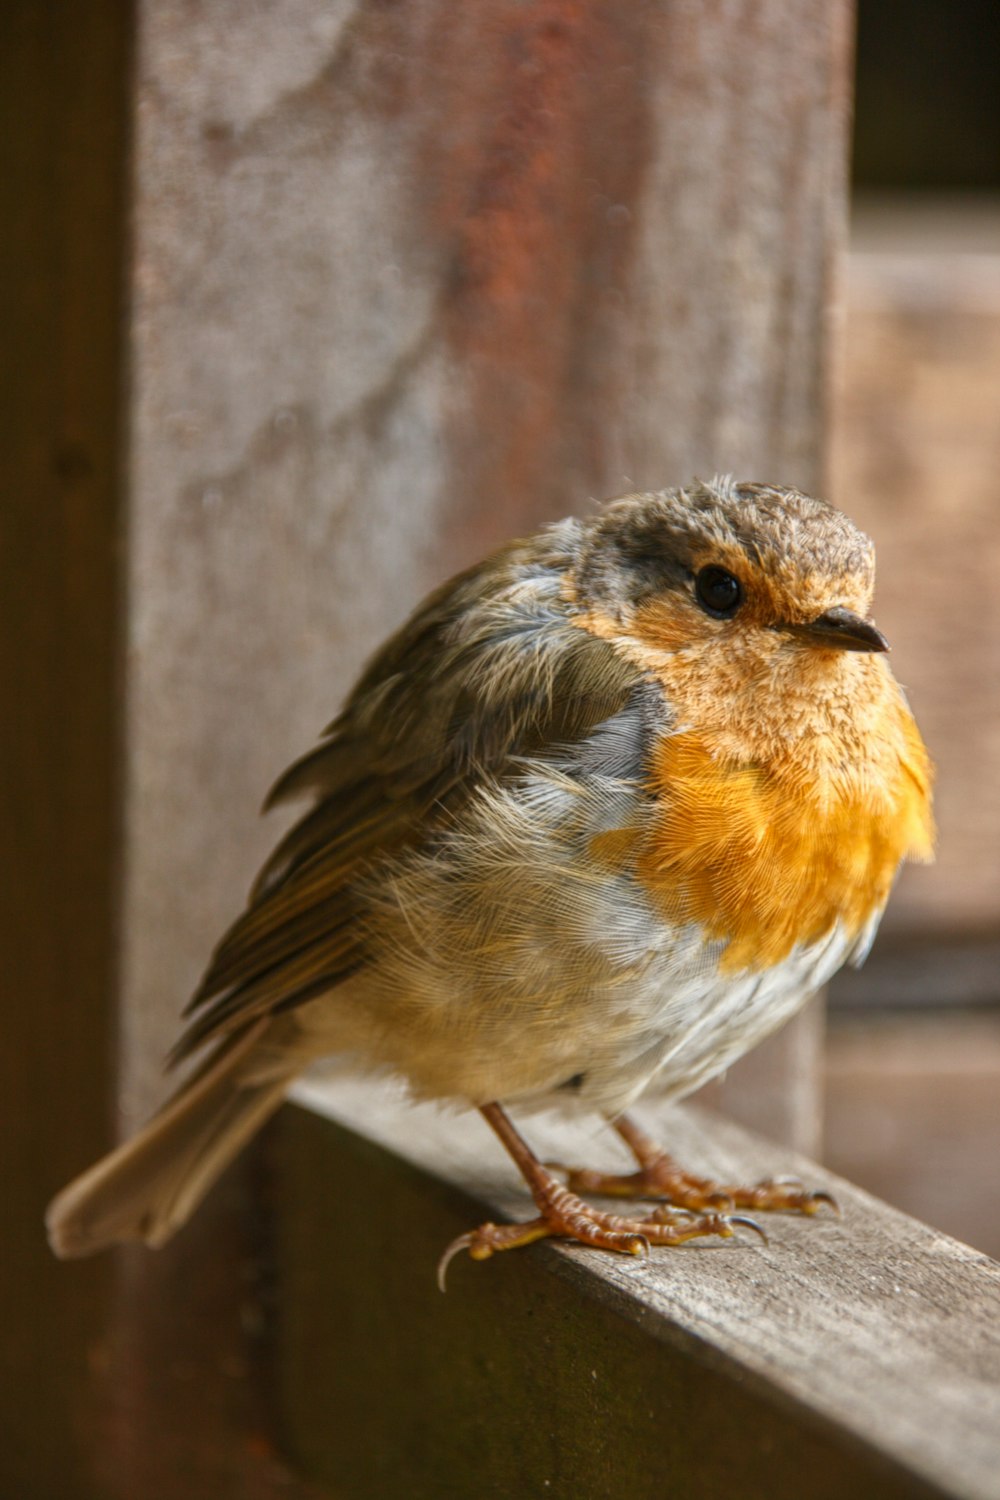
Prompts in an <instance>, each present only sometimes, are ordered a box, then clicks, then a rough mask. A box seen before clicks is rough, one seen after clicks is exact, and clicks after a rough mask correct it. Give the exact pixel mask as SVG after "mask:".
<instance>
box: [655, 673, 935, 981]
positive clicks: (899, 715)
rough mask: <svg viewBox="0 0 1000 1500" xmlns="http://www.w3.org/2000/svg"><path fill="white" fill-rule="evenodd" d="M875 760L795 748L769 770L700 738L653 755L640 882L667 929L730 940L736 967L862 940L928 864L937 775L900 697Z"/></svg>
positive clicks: (685, 737) (682, 739)
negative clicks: (692, 926) (825, 756)
mask: <svg viewBox="0 0 1000 1500" xmlns="http://www.w3.org/2000/svg"><path fill="white" fill-rule="evenodd" d="M894 707H895V708H896V712H895V713H894V715H893V722H892V723H891V725H890V726H887V727H888V728H889V729H890V734H889V736H887V738H886V741H884V742H882V743H880V744H879V745H878V746H877V747H875V753H873V755H872V758H871V760H870V761H864V760H863V759H862V760H861V761H860V763H859V761H858V759H857V758H856V759H855V762H854V763H853V764H849V765H846V766H844V765H843V764H842V765H841V766H839V767H838V769H837V771H836V772H835V771H833V770H832V769H829V768H824V767H822V766H817V765H815V764H810V758H809V757H808V756H805V755H802V756H796V755H795V753H794V752H786V753H783V754H782V755H780V756H775V757H773V758H772V759H771V761H770V763H768V762H761V761H753V760H743V759H742V758H738V757H734V756H733V755H731V754H724V753H722V754H720V753H719V751H718V749H717V748H715V749H713V745H714V741H712V743H711V744H710V743H709V740H708V738H707V737H706V736H705V735H704V734H699V733H698V732H696V731H695V730H687V731H681V732H679V733H676V734H674V735H668V736H665V737H664V738H663V739H662V740H661V741H660V742H659V744H658V745H657V746H656V748H655V751H654V754H653V758H652V768H651V769H652V777H651V779H652V790H653V792H654V794H655V798H656V803H657V812H656V817H655V820H654V824H653V827H652V829H651V830H650V831H649V832H648V834H647V837H646V839H645V840H644V844H643V848H642V852H641V854H640V855H639V858H638V861H637V864H636V867H635V868H636V876H637V878H638V879H639V880H640V881H641V883H642V884H643V885H644V886H645V888H646V890H647V892H648V893H649V895H650V896H651V897H652V899H653V901H654V902H655V904H656V905H657V906H658V907H659V909H660V910H661V911H662V912H663V914H664V916H665V917H666V919H667V920H668V921H670V922H671V923H672V924H673V923H689V922H695V923H697V924H698V925H699V926H701V927H702V928H703V929H704V931H705V933H706V936H708V937H711V938H714V939H719V940H722V941H724V942H725V943H726V949H725V953H724V956H723V960H722V964H723V968H725V969H727V970H729V971H730V972H733V971H737V970H745V969H764V968H769V967H771V966H772V965H774V964H777V963H780V962H781V960H782V959H784V958H785V957H786V956H787V955H788V954H789V953H790V952H791V950H792V949H793V948H795V947H796V945H799V944H803V945H808V944H810V943H813V942H817V941H819V940H820V939H821V938H823V937H824V936H825V935H826V934H827V933H828V932H830V931H831V929H832V928H833V927H834V925H835V924H837V923H838V922H839V923H840V924H841V929H842V931H843V932H844V934H845V936H846V937H848V938H854V937H856V936H858V935H859V934H860V933H862V932H863V930H864V929H865V927H866V926H867V924H868V922H869V921H870V920H871V919H872V918H873V917H874V916H875V915H876V914H877V913H879V912H880V911H881V910H882V907H883V906H884V905H885V903H886V901H887V899H888V896H889V892H890V889H891V887H892V882H893V879H894V877H895V874H896V871H897V869H898V867H899V864H900V862H901V861H902V860H903V859H905V858H907V857H909V858H915V859H926V858H928V857H929V856H930V852H931V848H932V843H933V831H932V824H931V816H930V792H929V784H930V768H929V765H928V761H927V756H926V752H925V750H924V747H923V744H922V742H921V739H920V736H919V734H918V732H917V729H916V726H915V724H914V723H913V720H912V719H911V718H910V716H909V714H908V712H907V711H906V709H905V707H904V706H903V705H902V703H899V704H898V706H897V705H894Z"/></svg>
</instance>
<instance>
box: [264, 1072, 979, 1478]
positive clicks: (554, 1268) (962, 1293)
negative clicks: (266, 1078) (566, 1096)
mask: <svg viewBox="0 0 1000 1500" xmlns="http://www.w3.org/2000/svg"><path fill="white" fill-rule="evenodd" d="M297 1102H298V1105H299V1106H301V1107H297V1108H296V1107H293V1108H291V1109H289V1110H287V1111H286V1112H285V1115H284V1117H283V1119H282V1122H281V1123H282V1128H283V1129H284V1130H285V1131H286V1132H287V1133H288V1135H289V1136H290V1137H291V1144H293V1145H294V1151H293V1152H291V1153H290V1155H291V1157H292V1160H293V1162H294V1164H295V1167H294V1175H293V1177H292V1178H291V1179H290V1180H289V1181H288V1182H287V1183H285V1185H284V1187H283V1189H282V1197H283V1199H284V1202H285V1210H286V1211H285V1213H284V1214H283V1215H282V1218H281V1226H282V1228H281V1238H280V1241H279V1260H278V1271H279V1276H280V1280H281V1285H282V1287H283V1296H282V1299H281V1302H280V1305H279V1308H278V1319H279V1323H278V1338H279V1353H280V1359H279V1370H280V1376H281V1385H280V1388H279V1399H280V1401H281V1403H282V1408H283V1415H284V1420H285V1423H286V1430H287V1437H288V1441H289V1443H290V1445H291V1448H292V1451H293V1452H294V1453H296V1454H297V1455H298V1456H299V1458H300V1459H301V1461H302V1463H303V1464H304V1465H305V1466H306V1468H307V1469H308V1470H309V1471H311V1472H313V1473H314V1474H317V1475H319V1476H325V1477H326V1478H327V1479H328V1480H330V1481H331V1482H334V1481H335V1482H336V1485H337V1493H338V1494H339V1495H342V1496H344V1497H345V1500H350V1497H352V1496H361V1495H370V1494H392V1493H397V1492H398V1493H405V1494H406V1495H408V1496H413V1497H414V1500H422V1497H427V1500H438V1497H447V1496H456V1497H458V1496H465V1495H469V1494H475V1495H477V1496H482V1497H483V1500H492V1497H496V1500H506V1497H509V1496H510V1495H515V1494H526V1495H527V1494H530V1495H539V1496H541V1495H549V1494H551V1495H552V1496H553V1497H568V1496H573V1497H575V1500H589V1497H594V1500H597V1497H601V1500H605V1497H606V1496H608V1495H611V1494H615V1495H618V1494H627V1495H629V1496H634V1497H635V1500H647V1497H648V1500H653V1497H657V1500H659V1497H662V1496H663V1495H664V1494H667V1493H677V1494H684V1495H687V1496H691V1497H706V1500H707V1497H714V1496H717V1495H719V1494H725V1493H729V1492H730V1491H731V1490H733V1489H734V1488H735V1489H738V1491H739V1493H740V1494H741V1495H742V1496H746V1497H747V1500H757V1497H762V1500H763V1497H768V1500H776V1497H778V1500H780V1497H785V1496H788V1497H791V1496H800V1495H802V1494H808V1495H809V1496H810V1500H835V1497H836V1500H842V1497H843V1496H844V1495H847V1494H850V1495H853V1496H858V1497H871V1500H876V1497H877V1500H890V1497H892V1500H895V1497H904V1496H905V1497H918V1496H919V1497H924V1496H932V1495H934V1496H950V1497H955V1500H957V1497H962V1500H996V1497H997V1496H998V1495H1000V1478H998V1474H1000V1331H998V1330H1000V1265H997V1263H996V1262H993V1261H991V1260H989V1259H988V1258H987V1257H986V1256H983V1255H981V1254H978V1253H977V1252H975V1251H972V1250H970V1249H968V1248H967V1247H965V1246H963V1245H960V1244H958V1243H956V1242H955V1241H952V1240H949V1239H947V1238H945V1237H944V1236H943V1235H940V1234H937V1233H935V1232H934V1231H932V1230H929V1229H927V1228H925V1227H924V1226H922V1225H920V1224H918V1223H916V1222H915V1221H913V1220H911V1219H908V1218H906V1217H905V1216H904V1215H903V1214H900V1213H898V1212H896V1211H894V1210H892V1209H890V1208H888V1207H886V1206H885V1205H884V1204H881V1203H879V1202H878V1201H877V1200H875V1199H873V1198H871V1197H869V1196H868V1195H867V1194H865V1193H863V1192H861V1191H859V1190H857V1189H855V1188H852V1187H851V1186H850V1185H849V1184H847V1183H845V1182H843V1181H841V1180H840V1179H837V1178H835V1177H833V1176H832V1175H831V1174H829V1173H827V1172H824V1171H822V1170H821V1169H820V1168H818V1167H815V1166H814V1165H813V1164H812V1163H810V1162H807V1161H804V1160H802V1159H800V1158H793V1157H790V1156H789V1154H788V1152H787V1151H786V1150H783V1149H780V1148H776V1147H775V1146H773V1145H769V1144H765V1143H764V1142H763V1141H761V1140H759V1139H757V1138H754V1137H751V1136H749V1135H748V1134H746V1133H744V1132H743V1131H742V1130H741V1129H740V1128H739V1127H737V1126H735V1125H732V1124H731V1123H728V1122H724V1121H722V1120H720V1119H718V1118H715V1117H713V1116H711V1115H710V1114H708V1113H707V1112H703V1111H697V1110H694V1109H692V1108H690V1107H681V1108H674V1109H670V1110H667V1111H661V1112H660V1116H659V1118H658V1119H657V1130H658V1133H659V1135H660V1137H661V1138H662V1139H664V1140H666V1141H668V1142H669V1144H670V1146H671V1148H672V1149H674V1150H675V1151H676V1152H677V1154H678V1155H679V1156H680V1158H681V1159H682V1160H683V1161H684V1162H685V1163H687V1164H690V1165H691V1166H692V1167H693V1168H695V1169H696V1170H701V1169H705V1170H708V1171H710V1172H713V1173H716V1174H718V1175H720V1176H722V1177H729V1178H731V1177H737V1178H740V1177H743V1178H746V1177H750V1178H752V1179H756V1178H757V1177H759V1176H760V1175H761V1174H764V1173H770V1172H781V1171H787V1170H789V1169H791V1170H792V1171H794V1172H797V1173H799V1174H801V1175H802V1176H803V1177H804V1178H805V1179H806V1180H807V1181H809V1182H810V1183H816V1184H821V1185H823V1186H825V1187H828V1188H829V1189H831V1190H832V1191H833V1192H835V1193H836V1195H837V1197H838V1200H839V1202H840V1204H841V1208H842V1211H843V1217H842V1218H841V1219H839V1220H838V1219H835V1218H833V1216H832V1215H830V1216H827V1215H823V1216H820V1217H818V1218H816V1219H814V1220H812V1221H803V1220H795V1219H791V1218H786V1219H776V1218H773V1217H772V1218H770V1219H768V1221H767V1227H768V1231H769V1235H770V1244H769V1245H767V1246H765V1245H762V1244H761V1243H759V1242H758V1241H757V1240H755V1239H747V1240H745V1241H744V1240H742V1239H741V1240H739V1241H738V1242H732V1241H730V1242H728V1243H722V1244H716V1245H707V1244H706V1245H701V1246H698V1247H695V1246H689V1247H687V1248H685V1249H683V1250H678V1251H669V1250H661V1251H658V1252H654V1254H653V1256H652V1257H651V1258H650V1260H649V1261H648V1262H647V1263H645V1264H641V1265H640V1264H638V1263H636V1262H633V1261H629V1260H627V1259H625V1258H619V1257H611V1256H607V1255H602V1254H600V1253H598V1252H593V1251H588V1250H584V1249H581V1248H580V1247H570V1248H567V1247H562V1246H553V1245H539V1246H534V1247H532V1248H531V1249H530V1250H526V1251H519V1252H516V1253H512V1254H510V1255H508V1256H506V1257H500V1258H498V1259H496V1260H493V1261H490V1262H488V1263H485V1264H480V1265H475V1264H473V1263H472V1262H470V1261H468V1260H462V1259H460V1260H457V1261H456V1262H454V1263H453V1265H452V1267H451V1271H450V1274H449V1285H448V1292H447V1295H446V1296H444V1297H442V1296H441V1295H440V1293H439V1292H438V1291H437V1288H436V1286H435V1283H434V1266H435V1262H436V1259H437V1256H438V1255H439V1254H440V1252H441V1250H442V1249H443V1247H444V1246H445V1245H446V1244H447V1243H448V1241H449V1239H450V1238H451V1237H452V1236H453V1235H455V1234H458V1233H461V1232H462V1231H463V1230H465V1229H467V1228H470V1227H472V1225H473V1224H475V1223H476V1222H479V1221H480V1220H481V1219H482V1218H483V1217H487V1216H489V1217H492V1216H495V1215H500V1216H503V1217H529V1216H530V1213H531V1207H530V1201H529V1200H528V1199H527V1195H526V1193H525V1192H524V1190H523V1188H521V1187H520V1186H519V1185H518V1183H517V1180H516V1175H515V1174H514V1172H513V1169H512V1168H510V1167H509V1165H508V1164H506V1162H505V1160H504V1159H503V1158H502V1153H501V1152H500V1150H499V1148H498V1147H497V1145H496V1142H495V1141H494V1140H493V1139H492V1137H491V1136H490V1133H489V1131H488V1130H487V1129H486V1127H485V1126H484V1125H482V1123H481V1122H480V1121H479V1120H478V1118H477V1117H465V1116H463V1117H461V1118H456V1117H454V1116H448V1115H446V1114H444V1113H441V1112H438V1111H435V1110H434V1109H433V1108H431V1107H429V1106H421V1107H419V1108H418V1107H414V1106H411V1105H409V1104H407V1103H405V1101H403V1100H402V1099H401V1097H400V1094H399V1092H398V1091H397V1090H389V1089H383V1090H381V1091H376V1090H373V1087H372V1086H371V1085H370V1084H359V1083H356V1082H346V1081H341V1080H338V1081H336V1082H326V1083H323V1082H319V1083H316V1084H315V1085H312V1086H310V1087H309V1088H308V1089H306V1088H302V1089H300V1090H299V1092H298V1095H297ZM647 1118H649V1119H654V1118H656V1116H655V1115H647ZM525 1130H526V1133H527V1135H528V1137H529V1139H530V1140H531V1141H532V1143H533V1144H534V1145H535V1146H536V1147H537V1148H538V1150H539V1151H540V1153H541V1154H542V1155H543V1156H549V1157H555V1158H557V1159H566V1158H567V1157H570V1158H572V1159H573V1160H574V1161H579V1160H586V1161H587V1162H593V1163H594V1164H607V1165H609V1166H611V1165H613V1164H614V1162H615V1160H616V1157H617V1154H618V1153H617V1150H616V1143H615V1142H614V1141H613V1140H612V1138H611V1137H610V1134H609V1133H608V1132H603V1133H601V1135H600V1138H599V1139H597V1138H596V1136H595V1131H594V1128H593V1125H592V1123H590V1122H588V1124H587V1125H585V1126H582V1127H571V1126H569V1125H566V1124H554V1123H553V1122H552V1121H551V1119H549V1118H545V1117H539V1118H536V1119H534V1120H529V1121H527V1122H525Z"/></svg>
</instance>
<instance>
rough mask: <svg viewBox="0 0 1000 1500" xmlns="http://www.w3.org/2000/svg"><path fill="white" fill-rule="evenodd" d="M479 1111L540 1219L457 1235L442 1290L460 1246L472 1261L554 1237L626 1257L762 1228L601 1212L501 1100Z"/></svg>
mask: <svg viewBox="0 0 1000 1500" xmlns="http://www.w3.org/2000/svg"><path fill="white" fill-rule="evenodd" d="M480 1114H481V1115H482V1116H483V1119H484V1120H486V1122H487V1124H488V1125H490V1126H491V1127H492V1129H493V1130H495V1131H496V1133H497V1135H498V1136H499V1137H500V1140H501V1141H502V1142H503V1144H504V1146H505V1147H506V1148H507V1150H508V1152H509V1153H510V1155H511V1157H512V1158H513V1160H514V1161H515V1163H516V1164H517V1167H518V1170H519V1171H520V1173H521V1175H522V1177H523V1178H524V1180H525V1182H526V1183H527V1184H528V1187H529V1188H530V1189H531V1196H532V1197H533V1198H534V1200H535V1204H536V1206H537V1208H538V1211H539V1213H538V1218H536V1219H530V1220H529V1221H528V1222H527V1223H525V1224H481V1225H480V1226H479V1228H478V1229H473V1230H470V1232H469V1233H468V1234H463V1235H460V1236H459V1238H458V1239H457V1240H454V1241H453V1242H452V1243H451V1244H450V1245H449V1246H448V1249H447V1250H446V1251H445V1253H444V1255H443V1256H442V1258H441V1262H440V1265H439V1266H438V1283H439V1285H440V1286H441V1288H442V1290H443V1289H444V1277H445V1272H446V1271H447V1269H448V1264H449V1262H450V1261H451V1259H452V1257H453V1256H455V1255H457V1254H458V1253H459V1252H460V1251H462V1250H468V1252H469V1254H470V1255H471V1257H472V1259H473V1260H488V1259H489V1257H490V1256H491V1255H496V1254H498V1253H499V1251H501V1250H516V1249H517V1248H518V1247H519V1246H521V1245H530V1244H531V1243H532V1242H533V1241H534V1240H541V1239H548V1238H552V1237H556V1238H561V1239H571V1240H577V1241H579V1243H580V1244H581V1245H594V1246H596V1247H597V1248H599V1249H601V1250H616V1251H618V1252H619V1253H621V1254H625V1255H646V1254H647V1253H648V1251H649V1248H650V1246H651V1245H683V1244H685V1243H686V1241H688V1240H693V1239H698V1238H700V1237H701V1236H702V1235H718V1236H719V1237H720V1238H722V1239H730V1238H731V1237H732V1235H733V1231H734V1226H735V1225H737V1224H745V1225H747V1226H748V1227H750V1228H752V1229H755V1230H757V1233H760V1232H761V1231H760V1230H759V1229H758V1227H757V1225H756V1224H754V1223H753V1220H752V1219H745V1218H734V1217H729V1216H727V1215H725V1214H721V1213H717V1212H714V1211H708V1212H702V1213H691V1212H689V1211H687V1210H685V1209H680V1210H679V1211H671V1210H668V1209H662V1208H661V1209H659V1210H657V1211H656V1213H654V1214H652V1215H651V1216H650V1217H649V1218H622V1217H621V1216H620V1215H618V1214H608V1213H602V1212H601V1211H600V1210H599V1209H596V1208H594V1207H593V1206H592V1205H591V1204H589V1203H585V1202H584V1201H583V1199H582V1198H578V1197H577V1195H576V1194H575V1193H574V1192H573V1191H572V1190H571V1189H570V1188H568V1187H565V1186H564V1185H563V1184H562V1183H561V1182H560V1181H559V1179H558V1178H557V1177H555V1176H553V1174H552V1173H551V1172H550V1171H549V1170H548V1168H547V1167H545V1166H543V1165H542V1163H541V1162H540V1161H539V1160H538V1157H537V1156H535V1154H534V1152H533V1151H532V1150H531V1148H530V1147H529V1146H528V1144H527V1142H526V1141H525V1140H524V1138H523V1136H522V1135H521V1134H520V1132H519V1131H518V1130H517V1129H516V1128H515V1126H514V1124H513V1123H512V1121H511V1120H510V1119H509V1118H508V1116H507V1114H506V1112H505V1111H504V1110H503V1109H502V1108H501V1106H500V1105H499V1104H485V1105H483V1106H482V1107H481V1109H480Z"/></svg>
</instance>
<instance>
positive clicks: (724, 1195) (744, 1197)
mask: <svg viewBox="0 0 1000 1500" xmlns="http://www.w3.org/2000/svg"><path fill="white" fill-rule="evenodd" d="M609 1124H610V1125H611V1128H612V1129H613V1130H615V1131H616V1132H617V1133H618V1135H620V1136H621V1138H622V1140H623V1141H624V1142H625V1144H626V1146H627V1147H628V1148H629V1150H630V1151H631V1153H632V1155H633V1156H634V1157H635V1159H636V1162H637V1163H638V1170H637V1171H635V1172H627V1173H621V1174H614V1173H606V1172H592V1171H590V1170H588V1169H587V1168H573V1169H570V1170H568V1171H567V1174H566V1186H567V1187H568V1188H569V1190H570V1191H571V1192H574V1193H597V1194H600V1195H606V1196H608V1197H615V1198H662V1199H664V1201H665V1202H667V1203H671V1204H673V1205H674V1206H675V1207H677V1208H686V1209H689V1210H691V1211H692V1212H704V1211H706V1210H715V1211H716V1212H719V1213H723V1214H725V1213H729V1212H730V1211H731V1210H732V1209H734V1208H755V1209H764V1210H768V1209H772V1210H773V1209H778V1210H780V1209H785V1210H787V1211H789V1212H792V1213H801V1214H814V1213H815V1212H816V1210H817V1209H818V1208H819V1206H820V1204H822V1203H827V1204H829V1205H830V1207H831V1208H833V1209H834V1210H836V1207H837V1205H836V1203H835V1201H834V1199H833V1198H832V1197H831V1196H830V1194H829V1193H824V1192H810V1191H809V1189H808V1188H805V1187H804V1186H803V1185H802V1183H801V1182H799V1181H798V1179H797V1178H783V1179H780V1180H775V1179H768V1180H766V1181H764V1182H759V1183H757V1184H756V1186H754V1187H739V1186H734V1185H732V1184H730V1183H721V1182H714V1181H713V1180H712V1179H711V1178H707V1177H695V1176H693V1175H692V1174H691V1173H690V1172H685V1171H683V1169H682V1168H681V1167H679V1166H678V1165H677V1163H676V1162H675V1161H674V1159H673V1157H672V1156H671V1155H670V1154H669V1153H668V1152H667V1151H665V1150H664V1149H663V1147H662V1146H661V1145H660V1144H659V1143H658V1142H657V1141H654V1140H653V1139H652V1137H651V1136H648V1135H647V1134H646V1132H645V1131H644V1130H642V1129H641V1128H640V1126H638V1125H637V1124H636V1122H635V1121H634V1120H633V1119H630V1118H629V1116H628V1115H618V1116H617V1118H615V1119H613V1120H610V1121H609Z"/></svg>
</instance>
